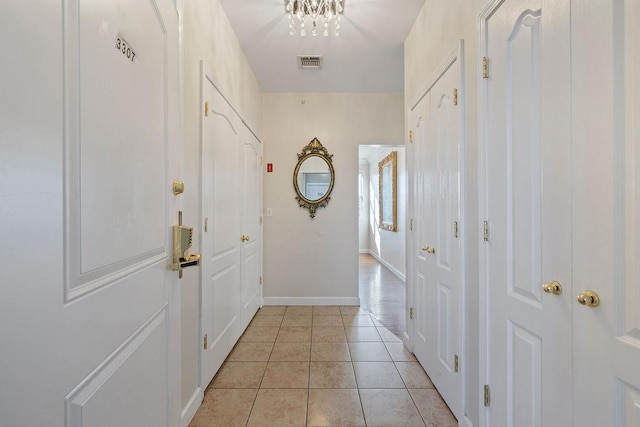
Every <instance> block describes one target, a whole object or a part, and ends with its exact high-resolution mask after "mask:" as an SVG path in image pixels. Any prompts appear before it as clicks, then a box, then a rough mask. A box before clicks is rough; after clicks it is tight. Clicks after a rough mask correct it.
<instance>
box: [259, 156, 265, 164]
mask: <svg viewBox="0 0 640 427" xmlns="http://www.w3.org/2000/svg"><path fill="white" fill-rule="evenodd" d="M262 162H264V157H262V156H260V157H258V164H259V165H261V164H262Z"/></svg>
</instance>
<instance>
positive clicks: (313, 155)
mask: <svg viewBox="0 0 640 427" xmlns="http://www.w3.org/2000/svg"><path fill="white" fill-rule="evenodd" d="M332 157H333V154H329V152H328V151H327V149H326V148H325V147H324V146H323V145H322V144H321V143H320V141H318V139H317V138H313V140H312V141H311V142H310V143H309V144H307V145H306V146H305V147H304V148H303V149H302V152H301V153H299V154H298V164H297V165H296V168H295V170H294V171H293V188H294V189H295V191H296V200H297V201H298V204H299V205H300V207H301V208H306V209H308V210H309V216H310V217H311V218H314V217H315V216H316V209H317V208H323V207H325V206H327V204H328V203H329V200H330V199H331V197H330V196H331V190H333V184H334V182H335V175H334V172H333V163H332V161H331V158H332Z"/></svg>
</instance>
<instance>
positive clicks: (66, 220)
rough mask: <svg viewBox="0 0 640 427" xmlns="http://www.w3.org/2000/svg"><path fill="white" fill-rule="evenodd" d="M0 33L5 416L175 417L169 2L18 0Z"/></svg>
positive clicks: (24, 420) (176, 161)
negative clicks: (0, 65)
mask: <svg viewBox="0 0 640 427" xmlns="http://www.w3.org/2000/svg"><path fill="white" fill-rule="evenodd" d="M0 32H1V33H2V37H1V38H2V42H0V45H1V46H2V49H1V50H2V52H3V56H4V57H5V58H6V59H7V61H3V65H2V79H0V92H1V93H2V97H1V98H0V122H1V123H0V129H1V130H0V143H1V144H2V149H1V152H2V155H1V156H0V159H1V160H0V175H2V179H1V180H0V195H1V196H0V198H1V199H2V203H1V206H2V207H0V235H2V241H3V244H2V245H1V249H0V260H1V261H0V262H1V263H2V291H0V292H2V295H1V297H0V337H2V343H3V344H2V351H0V360H1V363H0V378H2V387H0V414H1V416H0V417H1V419H2V421H0V423H1V424H3V425H7V426H27V425H28V426H53V427H62V426H66V427H77V426H92V427H93V426H116V425H118V426H127V425H140V426H142V425H147V426H167V427H169V426H174V425H177V424H178V423H179V420H180V392H179V389H180V349H179V345H180V338H179V328H178V325H177V323H176V322H177V321H178V319H179V317H180V316H179V314H178V313H177V310H178V309H179V304H178V303H177V301H179V300H178V299H177V297H176V296H177V295H179V288H178V278H177V273H176V272H174V271H171V270H170V268H169V264H170V263H171V262H172V247H173V242H172V233H171V226H172V225H173V224H176V223H177V221H178V209H179V200H180V199H179V197H176V196H174V195H173V193H172V191H171V182H172V180H174V179H180V166H181V165H180V161H181V160H180V159H181V150H182V145H181V142H180V141H181V136H180V129H179V116H180V106H179V74H178V72H179V55H178V19H177V12H176V9H175V7H174V5H173V2H172V1H170V0H154V1H147V2H129V1H126V0H112V1H101V0H95V1H82V0H78V1H64V2H28V1H27V2H11V3H7V4H6V5H5V7H4V8H3V13H2V14H0Z"/></svg>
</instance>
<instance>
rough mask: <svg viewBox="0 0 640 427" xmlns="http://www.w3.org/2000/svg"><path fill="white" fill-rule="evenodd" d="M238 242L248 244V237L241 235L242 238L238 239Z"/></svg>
mask: <svg viewBox="0 0 640 427" xmlns="http://www.w3.org/2000/svg"><path fill="white" fill-rule="evenodd" d="M240 241H241V242H248V241H249V236H245V235H244V234H243V235H242V237H240Z"/></svg>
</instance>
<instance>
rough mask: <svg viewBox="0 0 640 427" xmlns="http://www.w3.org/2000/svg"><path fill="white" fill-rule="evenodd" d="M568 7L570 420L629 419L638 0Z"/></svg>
mask: <svg viewBox="0 0 640 427" xmlns="http://www.w3.org/2000/svg"><path fill="white" fill-rule="evenodd" d="M574 13H575V18H574V19H572V32H573V36H572V38H573V40H575V43H574V44H575V46H574V48H573V49H572V54H573V59H572V63H573V67H574V68H573V92H574V97H575V98H574V107H573V108H574V135H575V137H574V141H575V142H574V150H573V151H574V153H575V154H574V157H575V160H574V171H575V172H574V173H575V177H574V180H573V182H574V188H575V192H574V196H573V205H574V209H573V215H572V217H573V222H574V226H573V229H574V235H575V243H574V292H573V295H574V298H575V296H576V295H578V294H580V293H582V292H583V291H587V290H590V291H593V292H595V293H596V294H597V295H598V296H599V298H600V303H599V305H598V306H597V307H590V306H586V305H585V306H583V305H581V304H579V303H578V302H577V301H576V300H575V299H574V301H573V304H574V309H573V319H574V335H575V338H574V372H575V374H574V389H573V390H574V401H575V402H576V406H575V407H574V425H576V426H582V425H593V426H605V425H606V426H615V427H626V426H638V425H640V122H639V120H638V119H639V117H640V77H639V76H640V50H639V46H640V31H639V29H638V22H639V20H640V3H639V2H638V1H636V0H624V1H602V2H597V3H596V4H594V5H591V6H589V5H587V4H583V3H581V2H576V4H574V5H572V14H574ZM585 71H586V72H585Z"/></svg>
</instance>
